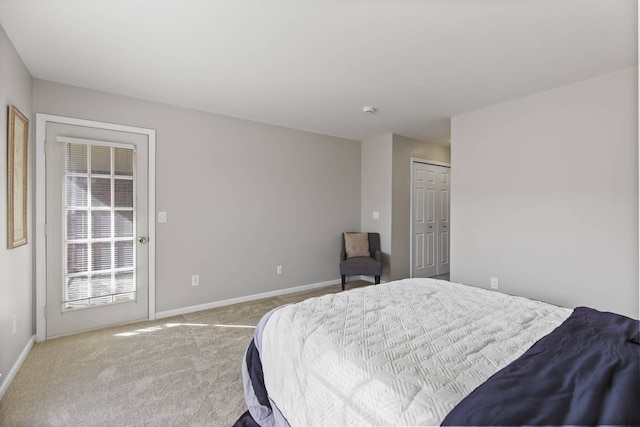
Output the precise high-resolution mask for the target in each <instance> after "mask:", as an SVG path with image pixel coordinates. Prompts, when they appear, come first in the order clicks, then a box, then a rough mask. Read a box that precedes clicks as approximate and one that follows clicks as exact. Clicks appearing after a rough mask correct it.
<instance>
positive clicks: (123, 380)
mask: <svg viewBox="0 0 640 427" xmlns="http://www.w3.org/2000/svg"><path fill="white" fill-rule="evenodd" d="M366 285H369V283H368V282H362V281H360V282H350V283H349V284H348V288H353V287H359V286H366ZM339 291H340V285H335V286H330V287H326V288H322V289H318V290H314V291H309V292H304V293H298V294H290V295H285V296H280V297H274V298H268V299H263V300H259V301H251V302H247V303H243V304H236V305H232V306H227V307H221V308H216V309H211V310H206V311H200V312H197V313H191V314H186V315H183V316H176V317H171V318H167V319H162V320H157V321H153V322H141V323H136V324H130V325H126V326H119V327H112V328H107V329H101V330H98V331H93V332H85V333H81V334H77V335H73V336H69V337H63V338H58V339H54V340H50V341H46V342H43V343H37V344H36V345H35V346H34V347H33V349H32V350H31V352H30V353H29V356H28V357H27V359H26V360H25V362H24V364H23V365H22V368H21V369H20V371H19V372H18V374H17V375H16V377H15V379H14V380H13V382H12V384H11V386H10V387H9V389H8V390H7V393H6V394H5V396H4V397H3V399H2V400H1V401H0V426H92V425H109V426H133V425H135V426H138V425H145V426H185V425H191V426H230V425H232V424H233V422H235V420H236V419H237V418H238V417H239V416H240V415H241V414H242V413H243V412H244V411H245V410H246V406H245V403H244V396H243V391H242V375H241V370H240V369H241V368H240V364H241V360H242V356H243V354H244V351H245V349H246V347H247V345H248V344H249V342H250V341H251V338H252V337H253V332H254V326H255V325H256V324H257V322H258V321H259V320H260V318H261V317H262V315H263V314H264V313H266V312H267V311H269V310H271V309H272V308H275V307H277V306H280V305H283V304H287V303H291V302H297V301H301V300H303V299H306V298H309V297H312V296H317V295H321V294H326V293H331V292H339Z"/></svg>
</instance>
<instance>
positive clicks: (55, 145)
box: [45, 123, 149, 338]
mask: <svg viewBox="0 0 640 427" xmlns="http://www.w3.org/2000/svg"><path fill="white" fill-rule="evenodd" d="M45 153H46V259H47V261H46V265H47V273H46V274H47V275H46V282H47V292H46V293H47V297H46V301H47V303H46V308H45V315H46V336H47V337H48V338H51V337H55V336H60V335H66V334H70V333H74V332H79V331H83V330H88V329H94V328H99V327H103V326H107V325H112V324H118V323H125V322H130V321H134V320H140V319H147V318H148V298H149V286H148V262H149V254H148V250H147V245H146V236H147V235H148V224H147V222H148V220H147V218H148V194H147V183H148V137H147V136H146V135H141V134H136V133H128V132H120V131H114V130H105V129H97V128H91V127H84V126H76V125H69V124H60V123H47V125H46V143H45Z"/></svg>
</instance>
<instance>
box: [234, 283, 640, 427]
mask: <svg viewBox="0 0 640 427" xmlns="http://www.w3.org/2000/svg"><path fill="white" fill-rule="evenodd" d="M638 329H639V322H638V321H637V320H633V319H630V318H627V317H624V316H620V315H617V314H613V313H602V312H599V311H596V310H593V309H590V308H587V307H579V308H576V309H575V310H571V309H567V308H563V307H558V306H554V305H551V304H547V303H544V302H540V301H535V300H530V299H527V298H522V297H515V296H510V295H507V294H503V293H500V292H494V291H488V290H485V289H480V288H477V287H472V286H466V285H461V284H456V283H451V282H446V281H440V280H433V279H406V280H399V281H395V282H389V283H385V284H382V285H376V286H368V287H365V288H359V289H354V290H351V291H347V292H341V293H338V294H329V295H324V296H321V297H317V298H311V299H308V300H305V301H302V302H300V303H297V304H290V305H286V306H283V307H280V308H278V309H275V310H273V311H271V312H269V313H267V314H266V315H265V316H264V317H263V318H262V320H261V321H260V323H259V324H258V326H257V328H256V333H255V337H254V339H253V341H252V342H251V344H250V345H249V348H248V349H247V352H246V354H245V357H244V359H243V368H242V369H243V380H244V389H245V397H246V401H247V407H248V411H247V412H246V413H245V414H244V415H243V416H242V417H241V418H240V419H239V420H238V422H237V423H236V425H237V426H249V425H259V426H315V425H441V424H442V425H524V424H527V425H542V424H545V425H566V424H574V425H575V424H610V425H611V424H615V425H638V424H640V415H639V414H640V403H639V402H640V362H639V360H640V345H639V342H638V341H639V340H640V337H639V336H638Z"/></svg>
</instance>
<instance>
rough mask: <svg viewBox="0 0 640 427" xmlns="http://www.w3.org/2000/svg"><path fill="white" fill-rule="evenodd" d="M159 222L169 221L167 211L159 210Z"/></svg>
mask: <svg viewBox="0 0 640 427" xmlns="http://www.w3.org/2000/svg"><path fill="white" fill-rule="evenodd" d="M158 222H159V223H161V224H164V223H165V222H167V213H166V212H165V211H162V212H158Z"/></svg>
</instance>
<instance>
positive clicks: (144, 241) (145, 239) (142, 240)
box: [138, 237, 147, 243]
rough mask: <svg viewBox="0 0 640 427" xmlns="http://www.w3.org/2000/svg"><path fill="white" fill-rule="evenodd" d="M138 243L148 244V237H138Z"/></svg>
mask: <svg viewBox="0 0 640 427" xmlns="http://www.w3.org/2000/svg"><path fill="white" fill-rule="evenodd" d="M138 242H140V243H147V238H146V237H138Z"/></svg>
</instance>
